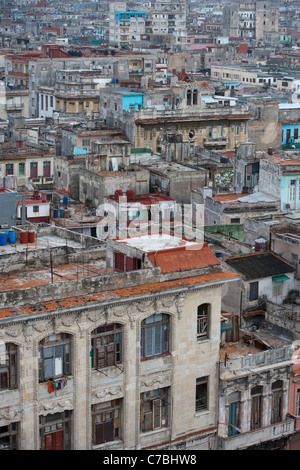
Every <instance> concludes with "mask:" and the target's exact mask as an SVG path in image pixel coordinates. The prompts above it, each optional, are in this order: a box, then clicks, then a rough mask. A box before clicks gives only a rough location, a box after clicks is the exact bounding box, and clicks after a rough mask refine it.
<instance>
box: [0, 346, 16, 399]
mask: <svg viewBox="0 0 300 470" xmlns="http://www.w3.org/2000/svg"><path fill="white" fill-rule="evenodd" d="M15 388H18V346H17V345H16V344H13V343H6V344H4V343H0V390H5V389H15Z"/></svg>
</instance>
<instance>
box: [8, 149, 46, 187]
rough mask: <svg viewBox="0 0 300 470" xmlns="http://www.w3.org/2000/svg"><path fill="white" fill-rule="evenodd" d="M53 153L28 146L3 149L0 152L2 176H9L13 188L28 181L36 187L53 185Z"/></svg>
mask: <svg viewBox="0 0 300 470" xmlns="http://www.w3.org/2000/svg"><path fill="white" fill-rule="evenodd" d="M53 161H54V153H52V152H49V151H45V150H36V149H34V150H33V149H32V148H30V147H24V148H19V149H18V148H17V149H10V150H8V149H5V150H2V151H1V152H0V169H1V175H2V177H4V178H5V177H9V178H11V179H12V180H13V181H14V183H13V189H17V188H18V187H19V188H21V187H22V186H24V185H26V184H28V183H30V184H33V185H34V186H36V187H40V188H41V187H42V186H43V187H44V188H45V189H46V188H47V187H48V188H49V189H50V188H51V187H52V185H53Z"/></svg>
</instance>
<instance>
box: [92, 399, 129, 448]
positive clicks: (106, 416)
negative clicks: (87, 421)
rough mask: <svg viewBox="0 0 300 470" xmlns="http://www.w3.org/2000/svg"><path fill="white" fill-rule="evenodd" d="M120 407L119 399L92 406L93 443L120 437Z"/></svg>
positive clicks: (97, 443) (101, 442)
mask: <svg viewBox="0 0 300 470" xmlns="http://www.w3.org/2000/svg"><path fill="white" fill-rule="evenodd" d="M121 408H122V400H121V399H116V400H110V401H107V402H104V403H99V404H96V405H93V406H92V427H93V436H92V441H93V445H99V444H104V443H105V442H111V441H114V440H116V439H121Z"/></svg>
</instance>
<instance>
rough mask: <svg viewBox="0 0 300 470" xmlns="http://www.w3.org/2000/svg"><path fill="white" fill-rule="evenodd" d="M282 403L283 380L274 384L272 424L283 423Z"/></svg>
mask: <svg viewBox="0 0 300 470" xmlns="http://www.w3.org/2000/svg"><path fill="white" fill-rule="evenodd" d="M282 402H283V386H282V380H277V381H276V382H273V383H272V416H271V424H275V423H280V421H282Z"/></svg>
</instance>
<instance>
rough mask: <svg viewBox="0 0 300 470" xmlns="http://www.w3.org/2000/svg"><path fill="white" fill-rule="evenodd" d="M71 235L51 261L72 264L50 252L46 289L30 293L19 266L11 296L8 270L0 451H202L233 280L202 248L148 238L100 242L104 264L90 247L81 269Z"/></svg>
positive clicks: (211, 425)
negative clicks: (105, 245) (225, 295)
mask: <svg viewBox="0 0 300 470" xmlns="http://www.w3.org/2000/svg"><path fill="white" fill-rule="evenodd" d="M56 230H57V228H56ZM64 232H66V231H64ZM44 235H46V234H44ZM72 237H73V243H72V242H71V240H70V241H68V248H67V247H66V246H61V247H59V248H57V250H58V251H56V254H57V255H59V253H60V252H61V254H60V259H61V260H63V259H64V260H66V259H67V258H66V257H68V256H69V260H70V259H71V258H70V256H71V255H72V259H73V260H76V261H75V264H76V266H77V267H76V266H74V265H73V264H72V263H71V264H70V263H69V264H68V262H67V265H65V267H64V266H62V265H60V263H59V261H58V256H55V257H53V261H56V263H57V264H55V265H54V266H53V282H52V283H51V277H50V279H48V281H47V282H46V283H45V276H46V277H47V274H46V273H44V274H42V273H40V276H41V277H40V279H39V280H38V281H37V282H35V286H34V287H33V285H32V275H33V272H32V270H28V271H27V276H26V278H24V279H23V280H22V283H21V284H19V288H18V290H16V289H15V284H14V278H15V276H17V275H18V272H12V273H11V280H12V283H10V284H6V287H5V290H6V292H5V293H4V291H2V299H3V302H2V309H1V322H0V323H1V325H0V331H1V336H0V341H1V342H0V344H1V392H0V393H1V418H0V420H1V421H0V422H1V427H2V429H3V427H5V428H6V429H7V439H6V448H15V449H23V450H25V449H66V450H67V449H74V450H79V449H83V450H87V449H99V450H110V451H112V450H135V449H145V448H149V447H151V448H154V449H164V448H167V449H176V448H178V446H180V448H181V449H182V448H185V447H189V448H191V449H210V448H214V446H215V437H216V430H217V419H218V414H217V406H216V404H217V401H218V365H217V364H218V360H219V341H220V326H221V317H220V305H221V303H220V301H221V297H220V296H221V285H222V284H223V283H224V282H231V281H232V280H234V279H236V276H235V274H232V273H231V272H230V271H223V270H222V269H221V267H220V265H219V262H218V260H217V259H216V258H215V256H214V255H213V254H212V252H211V250H210V249H209V248H208V246H207V245H205V246H203V248H202V249H199V246H198V248H197V246H196V245H193V243H192V242H190V243H188V242H184V241H183V240H180V239H175V238H174V239H173V240H169V242H168V240H165V239H164V240H162V239H161V240H159V239H155V238H151V237H150V238H149V237H148V242H147V241H145V243H143V248H141V245H140V242H141V240H140V239H136V240H134V239H132V238H131V239H128V240H119V241H111V242H110V244H109V249H108V258H107V262H106V263H105V254H103V255H102V257H101V246H99V242H98V241H97V240H95V241H94V242H93V245H90V246H87V245H86V246H85V256H86V257H88V258H85V259H86V260H87V259H88V263H87V262H85V263H84V264H85V266H84V269H83V270H82V271H81V270H80V267H81V262H80V252H81V250H82V246H83V244H84V238H85V237H83V236H82V235H81V236H79V235H78V234H77V237H81V238H80V239H77V241H76V238H75V237H76V234H74V233H73V235H72ZM50 238H51V237H50ZM38 240H39V239H37V241H38ZM48 240H49V238H48ZM91 240H94V239H91ZM49 241H50V240H49ZM52 241H53V242H54V240H52ZM45 242H46V243H47V236H46V238H45ZM39 243H41V244H42V243H43V237H42V234H40V241H39ZM85 243H88V241H86V242H85ZM97 243H98V245H97ZM187 244H188V245H189V249H188V250H186V246H187ZM72 246H73V250H75V251H74V252H73V251H70V250H72ZM53 247H54V246H53ZM40 248H41V245H40ZM192 248H194V250H193V249H192ZM59 250H60V251H59ZM153 250H154V251H155V252H156V253H157V256H156V259H155V254H154V253H153ZM25 251H26V250H25ZM76 251H77V254H76ZM122 253H123V258H122V256H121V254H122ZM45 254H46V253H45ZM62 254H64V256H62ZM118 254H119V255H118ZM185 255H187V256H185ZM48 257H49V249H48ZM125 257H126V259H127V263H126V266H127V269H126V271H128V270H129V272H124V264H123V272H120V271H122V269H121V264H122V263H121V259H123V260H124V259H125ZM133 257H135V258H136V259H139V260H141V263H142V264H143V265H142V264H140V265H138V264H137V265H135V267H134V266H133V264H132V263H129V261H130V258H131V259H132V258H133ZM32 260H33V261H34V258H33V259H32ZM11 261H12V258H10V267H11V268H13V265H12V262H11ZM103 262H104V264H103ZM141 268H144V269H141ZM111 270H113V271H114V272H111ZM37 271H39V270H38V269H37V266H35V274H36V273H37ZM76 272H77V273H78V274H77V281H76ZM50 273H51V268H50V267H49V274H50ZM72 273H73V279H74V280H71V279H70V278H72ZM179 273H180V275H179ZM179 278H180V279H179ZM49 281H50V282H49ZM25 286H26V287H28V288H26V289H24V287H25ZM75 286H76V287H75ZM75 288H76V296H74V289H75ZM54 292H55V295H54ZM5 295H6V296H7V299H6V300H4V299H5ZM12 297H13V298H14V302H13V303H12V302H10V301H9V299H12ZM208 319H209V321H207V320H208ZM154 338H155V342H153V341H154ZM141 344H142V347H141ZM154 344H155V346H154ZM156 407H157V408H156ZM156 409H159V410H160V413H158V414H157V413H155V410H156Z"/></svg>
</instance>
